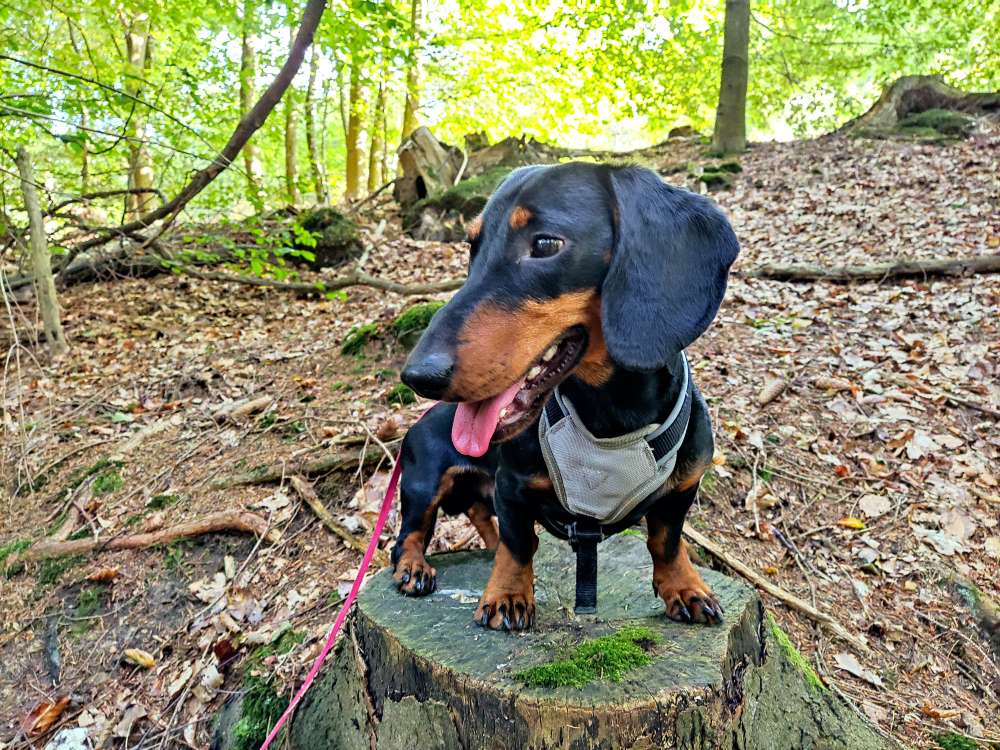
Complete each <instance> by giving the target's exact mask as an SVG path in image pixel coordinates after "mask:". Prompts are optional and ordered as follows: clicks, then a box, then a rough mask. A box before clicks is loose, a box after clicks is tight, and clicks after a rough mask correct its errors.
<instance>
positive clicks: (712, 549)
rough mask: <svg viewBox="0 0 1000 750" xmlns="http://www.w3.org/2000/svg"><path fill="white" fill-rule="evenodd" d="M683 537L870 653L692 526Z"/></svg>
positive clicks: (831, 621)
mask: <svg viewBox="0 0 1000 750" xmlns="http://www.w3.org/2000/svg"><path fill="white" fill-rule="evenodd" d="M684 536H686V537H687V538H688V539H690V540H691V541H692V542H694V543H695V544H697V545H698V546H700V547H703V548H704V549H705V550H706V551H707V552H708V553H709V554H710V555H712V556H713V557H715V558H717V559H718V560H720V561H721V562H723V563H725V564H726V565H728V566H729V567H730V568H732V569H733V570H735V571H736V572H737V573H739V574H740V575H741V576H743V577H744V578H746V579H747V580H748V581H750V583H752V584H753V585H754V586H756V587H757V588H759V589H761V590H762V591H766V592H767V593H768V594H770V595H771V596H773V597H774V598H775V599H777V600H778V601H780V602H781V603H783V604H784V605H786V606H787V607H788V608H789V609H793V610H795V611H796V612H799V613H800V614H803V615H805V616H806V617H808V618H809V619H810V620H812V621H813V622H815V623H817V624H818V625H821V626H822V627H824V628H826V629H827V630H829V631H830V632H831V633H832V634H833V635H835V636H837V637H838V638H840V639H841V640H843V641H845V642H847V643H850V644H851V645H852V646H854V648H856V649H857V650H858V651H859V652H861V653H863V654H870V653H871V648H869V646H868V644H867V643H865V642H864V641H863V640H861V639H860V638H858V637H857V636H856V635H854V634H853V633H851V632H850V631H848V630H847V628H845V627H844V626H843V625H841V624H840V623H839V622H837V620H835V619H833V617H832V616H830V615H828V614H827V613H826V612H821V611H820V610H818V609H816V608H815V607H814V606H812V605H811V604H810V603H809V602H807V601H805V600H803V599H800V598H799V597H797V596H795V594H792V593H791V592H788V591H786V590H785V589H783V588H781V586H778V585H776V584H774V583H771V582H770V581H769V580H767V579H766V578H764V576H762V575H760V574H759V573H758V572H757V571H755V570H754V569H753V568H751V567H750V566H749V565H747V564H746V563H745V562H743V561H742V560H740V559H738V558H736V557H733V556H732V555H730V554H729V553H728V552H726V551H725V550H723V549H722V547H720V546H719V545H717V544H716V543H715V542H713V541H712V540H710V539H708V538H707V537H706V536H705V535H704V534H702V533H701V532H700V531H697V530H696V529H693V528H691V525H690V524H684Z"/></svg>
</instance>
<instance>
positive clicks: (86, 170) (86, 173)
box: [80, 107, 90, 194]
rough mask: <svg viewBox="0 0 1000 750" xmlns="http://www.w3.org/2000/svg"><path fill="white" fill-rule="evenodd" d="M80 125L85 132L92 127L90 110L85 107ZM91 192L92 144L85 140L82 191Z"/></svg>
mask: <svg viewBox="0 0 1000 750" xmlns="http://www.w3.org/2000/svg"><path fill="white" fill-rule="evenodd" d="M80 127H81V129H82V130H83V132H84V134H86V133H87V128H89V127H90V110H88V109H87V108H86V107H84V108H83V109H82V110H81V111H80ZM89 192H90V146H89V145H88V143H87V141H86V140H84V141H83V143H82V147H81V149H80V193H81V194H83V193H89Z"/></svg>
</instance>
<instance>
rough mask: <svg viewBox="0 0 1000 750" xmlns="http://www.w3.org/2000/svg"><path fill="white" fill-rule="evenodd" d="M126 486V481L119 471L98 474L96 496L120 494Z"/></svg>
mask: <svg viewBox="0 0 1000 750" xmlns="http://www.w3.org/2000/svg"><path fill="white" fill-rule="evenodd" d="M124 486H125V480H124V479H122V475H121V474H119V473H118V470H117V469H108V470H107V471H104V472H101V473H100V474H98V475H97V477H96V478H95V479H94V494H95V495H110V494H111V493H112V492H118V490H120V489H121V488H122V487H124Z"/></svg>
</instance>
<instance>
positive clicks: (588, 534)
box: [566, 521, 604, 615]
mask: <svg viewBox="0 0 1000 750" xmlns="http://www.w3.org/2000/svg"><path fill="white" fill-rule="evenodd" d="M566 531H567V535H568V538H569V543H570V546H572V547H573V551H574V552H576V605H575V606H574V607H573V611H574V612H576V614H578V615H592V614H594V613H595V612H597V543H598V542H600V541H601V540H603V539H604V534H603V533H602V532H601V527H600V524H598V523H597V522H594V523H592V524H591V523H587V522H586V521H576V522H574V523H571V524H569V525H568V526H567V527H566Z"/></svg>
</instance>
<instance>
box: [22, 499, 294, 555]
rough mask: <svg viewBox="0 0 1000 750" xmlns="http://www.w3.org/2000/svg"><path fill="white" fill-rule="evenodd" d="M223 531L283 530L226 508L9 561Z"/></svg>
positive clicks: (275, 537) (273, 536) (270, 533)
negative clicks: (161, 526) (146, 530)
mask: <svg viewBox="0 0 1000 750" xmlns="http://www.w3.org/2000/svg"><path fill="white" fill-rule="evenodd" d="M223 531H235V532H240V533H243V534H253V535H254V536H257V537H264V539H265V540H266V541H268V542H271V543H274V542H277V541H279V540H280V538H281V534H280V533H279V532H278V531H277V530H276V529H271V528H269V526H268V523H267V519H265V518H263V517H261V516H258V515H256V514H254V513H245V512H242V511H235V510H225V511H220V512H219V513H213V514H212V515H210V516H206V517H205V518H202V519H199V520H197V521H188V522H187V523H181V524H177V525H176V526H170V527H168V528H165V529H160V530H159V531H152V532H149V533H146V534H132V535H130V536H118V537H112V538H111V539H71V540H69V541H65V542H40V543H38V544H35V545H33V546H31V547H29V548H28V549H26V550H25V551H24V552H22V553H21V554H19V555H16V556H12V557H9V558H8V559H7V564H8V566H9V565H12V564H13V563H15V562H18V561H22V560H43V559H45V558H48V557H63V556H64V555H85V554H89V553H92V552H104V551H115V550H123V549H141V548H143V547H152V546H153V545H156V544H169V543H170V542H173V541H175V540H177V539H184V538H187V537H191V536H200V535H201V534H217V533H219V532H223Z"/></svg>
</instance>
